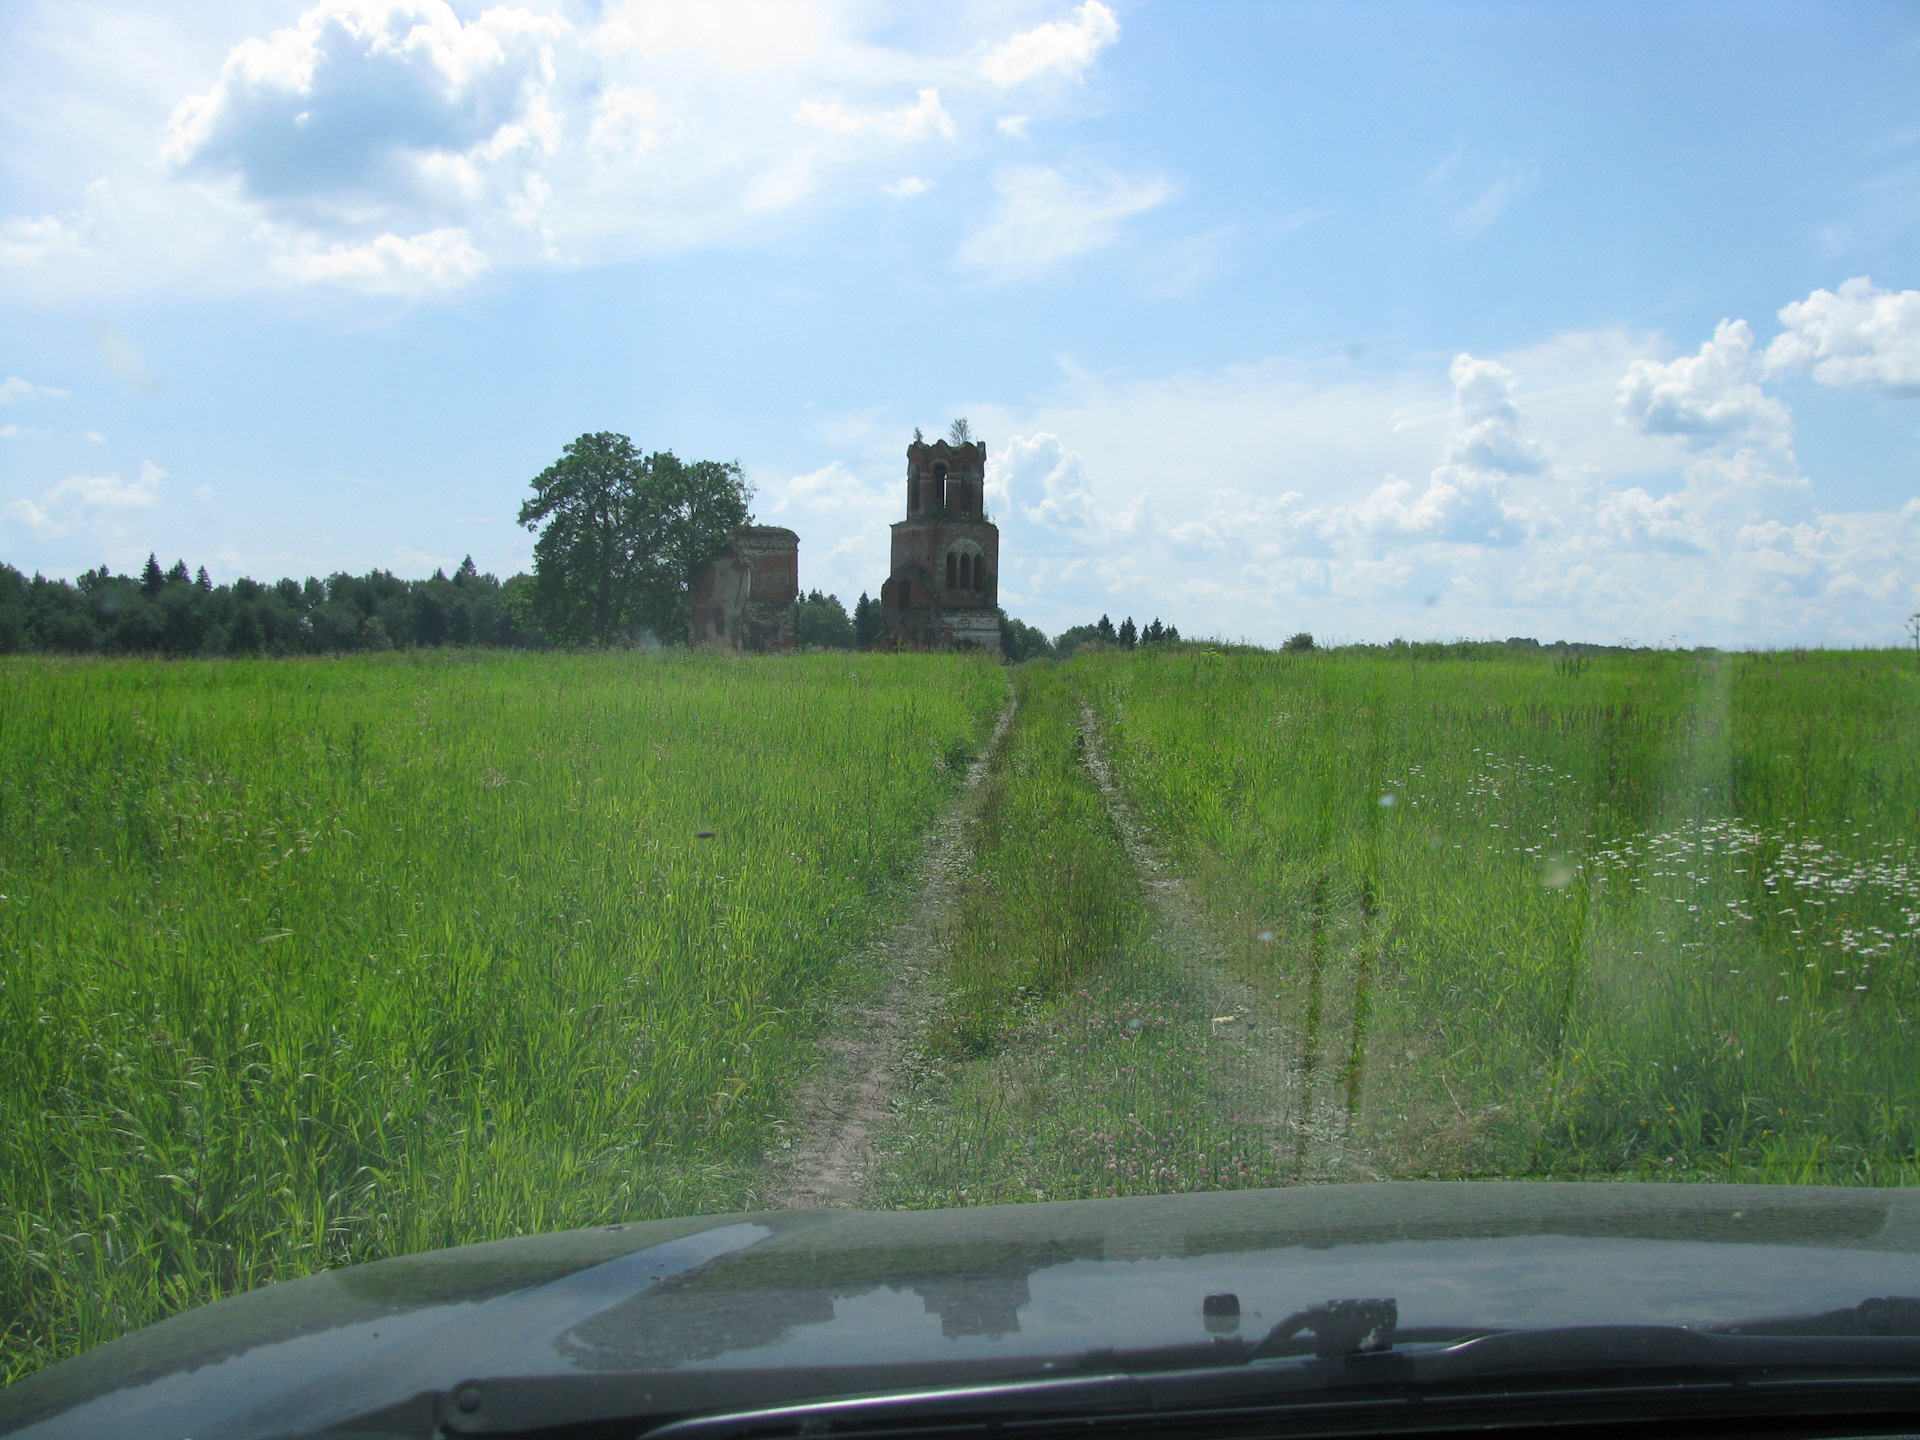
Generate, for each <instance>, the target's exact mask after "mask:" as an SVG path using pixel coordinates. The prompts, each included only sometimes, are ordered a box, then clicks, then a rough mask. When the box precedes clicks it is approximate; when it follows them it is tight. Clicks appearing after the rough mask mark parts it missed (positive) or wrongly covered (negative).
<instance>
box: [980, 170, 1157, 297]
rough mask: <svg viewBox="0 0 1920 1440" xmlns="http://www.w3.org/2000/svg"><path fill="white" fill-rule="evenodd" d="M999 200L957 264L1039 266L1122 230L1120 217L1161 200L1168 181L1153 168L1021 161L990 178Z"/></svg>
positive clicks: (1013, 270)
mask: <svg viewBox="0 0 1920 1440" xmlns="http://www.w3.org/2000/svg"><path fill="white" fill-rule="evenodd" d="M994 188H995V189H996V190H997V191H998V192H999V195H1000V203H999V205H998V206H997V207H996V209H995V210H994V213H993V214H992V216H990V217H989V218H988V220H987V222H986V224H984V225H983V226H981V227H980V228H979V229H978V230H976V231H974V233H973V234H972V235H970V236H968V237H967V239H966V242H965V243H964V244H963V245H962V246H961V247H960V259H961V261H962V263H963V264H966V265H968V266H971V267H972V268H974V269H978V270H984V271H989V272H992V273H995V274H999V275H1018V274H1025V273H1030V272H1033V271H1037V270H1043V269H1045V268H1047V267H1048V266H1051V265H1054V264H1057V263H1059V262H1060V261H1062V260H1068V259H1071V258H1073V257H1074V256H1076V255H1084V254H1087V253H1089V252H1090V251H1094V250H1099V249H1102V248H1104V247H1106V246H1108V245H1111V244H1112V243H1113V242H1114V241H1115V240H1117V239H1119V238H1120V234H1121V231H1122V229H1123V227H1124V224H1125V222H1126V221H1127V220H1128V219H1130V218H1131V217H1133V216H1135V215H1139V214H1141V213H1143V212H1144V211H1147V210H1151V209H1153V208H1154V207H1155V206H1157V205H1161V204H1164V203H1165V202H1166V201H1167V200H1168V198H1169V197H1171V196H1172V194H1173V186H1172V184H1171V183H1170V182H1169V181H1167V180H1166V179H1165V178H1163V177H1161V176H1156V175H1146V176H1139V177H1130V176H1125V175H1115V174H1110V173H1096V174H1083V175H1079V176H1068V175H1065V174H1062V173H1061V172H1060V171H1059V170H1056V169H1053V168H1052V167H1051V166H1046V165H1023V166H1019V167H1016V168H1014V169H1011V170H1008V171H1006V172H1004V173H1003V174H1002V175H1001V176H1000V177H999V179H998V180H997V181H996V182H995V185H994Z"/></svg>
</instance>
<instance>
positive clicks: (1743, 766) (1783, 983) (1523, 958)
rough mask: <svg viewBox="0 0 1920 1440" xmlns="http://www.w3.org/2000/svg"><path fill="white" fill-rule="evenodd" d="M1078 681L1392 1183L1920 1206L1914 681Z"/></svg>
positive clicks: (1167, 834) (1374, 672)
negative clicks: (1461, 1178) (1621, 1186)
mask: <svg viewBox="0 0 1920 1440" xmlns="http://www.w3.org/2000/svg"><path fill="white" fill-rule="evenodd" d="M1069 674H1070V676H1071V678H1072V680H1073V683H1075V684H1076V685H1079V686H1081V687H1082V688H1083V689H1084V690H1085V691H1086V692H1087V693H1088V694H1089V695H1091V696H1092V697H1094V699H1095V701H1096V703H1097V705H1098V708H1099V710H1100V713H1101V715H1102V719H1103V724H1104V726H1105V728H1106V730H1107V733H1108V734H1109V735H1110V737H1111V742H1112V747H1113V751H1114V756H1115V768H1116V771H1117V773H1118V775H1119V776H1120V778H1121V780H1122V782H1123V784H1124V786H1125V788H1126V790H1127V792H1128V793H1129V795H1130V796H1131V798H1132V801H1133V803H1134V805H1135V806H1136V807H1137V809H1138V810H1139V812H1140V813H1141V814H1142V816H1143V817H1144V818H1145V819H1146V821H1147V822H1148V823H1149V824H1150V826H1151V827H1152V829H1153V830H1154V832H1155V834H1156V836H1157V837H1158V839H1159V840H1160V841H1161V842H1163V843H1165V844H1167V845H1168V846H1170V847H1171V848H1172V850H1173V851H1174V853H1175V854H1176V855H1177V857H1178V859H1179V862H1180V864H1181V866H1182V868H1183V869H1184V870H1185V871H1186V872H1187V873H1188V874H1189V875H1190V876H1191V877H1192V878H1193V881H1194V883H1195V885H1196V886H1197V888H1198V891H1199V893H1200V894H1201V895H1202V896H1203V897H1204V900H1205V903H1206V905H1207V908H1208V913H1209V915H1210V917H1211V922H1212V925H1213V928H1214V929H1215V930H1216V931H1217V932H1218V933H1219V934H1220V935H1221V936H1223V937H1225V938H1226V940H1227V941H1228V942H1229V945H1230V948H1231V950H1232V952H1233V955H1234V962H1235V964H1236V966H1237V968H1238V970H1239V971H1240V973H1241V974H1243V975H1244V976H1246V977H1247V978H1248V979H1250V980H1251V981H1253V982H1254V983H1255V984H1256V985H1257V986H1259V987H1260V989H1261V990H1262V992H1263V994H1264V995H1265V996H1266V999H1267V1003H1268V1004H1269V1005H1270V1006H1271V1008H1272V1011H1273V1013H1274V1014H1275V1016H1276V1017H1277V1018H1278V1019H1279V1020H1280V1021H1281V1022H1282V1023H1283V1024H1285V1025H1287V1026H1288V1027H1290V1028H1291V1029H1292V1030H1293V1031H1294V1032H1295V1033H1296V1034H1297V1035H1298V1036H1300V1037H1301V1053H1300V1056H1299V1062H1298V1063H1299V1064H1300V1065H1301V1067H1302V1068H1303V1069H1304V1070H1305V1071H1306V1075H1305V1077H1304V1079H1305V1083H1306V1084H1308V1085H1309V1086H1311V1087H1316V1088H1318V1089H1319V1090H1320V1092H1321V1093H1322V1094H1325V1095H1329V1096H1331V1097H1332V1098H1334V1099H1335V1100H1337V1101H1338V1103H1339V1104H1340V1105H1342V1106H1343V1107H1344V1109H1345V1111H1346V1113H1347V1115H1348V1117H1349V1121H1350V1123H1351V1124H1352V1125H1353V1126H1354V1127H1355V1128H1356V1129H1357V1130H1359V1131H1362V1132H1365V1133H1367V1134H1369V1135H1371V1136H1372V1137H1373V1138H1374V1140H1375V1141H1376V1142H1377V1153H1378V1154H1379V1155H1380V1156H1382V1157H1385V1163H1388V1164H1390V1165H1391V1166H1393V1167H1394V1168H1395V1169H1396V1171H1397V1173H1402V1174H1409V1175H1421V1174H1435V1175H1484V1174H1512V1175H1581V1176H1601V1175H1618V1176H1622V1177H1630V1178H1653V1177H1659V1176H1684V1177H1687V1178H1725V1179H1755V1180H1791V1181H1809V1182H1812V1181H1818V1182H1823V1183H1848V1182H1853V1183H1874V1184H1900V1183H1914V1182H1915V1181H1916V1180H1920V1033H1917V1032H1916V1027H1915V1023H1914V1017H1915V1012H1916V1006H1917V1005H1920V944H1917V939H1916V937H1920V858H1917V857H1916V856H1915V853H1914V841H1915V838H1916V836H1917V835H1920V826H1917V823H1916V822H1917V821H1920V744H1916V735H1920V676H1916V674H1915V671H1914V667H1913V661H1912V659H1911V658H1910V657H1906V656H1903V655H1901V654H1899V653H1897V652H1867V653H1862V652H1847V653H1818V652H1812V653H1804V654H1803V653H1786V654H1752V655H1711V654H1697V655H1696V654H1688V653H1676V652H1666V653H1660V654H1651V655H1638V656H1622V657H1600V658H1590V659H1582V660H1573V659H1569V658H1566V657H1561V658H1558V659H1556V658H1555V657H1552V656H1529V655H1515V656H1512V657H1510V658H1504V657H1503V658H1497V659H1486V658H1482V659H1448V660H1441V661H1423V660H1420V659H1418V658H1414V657H1412V656H1410V655H1399V654H1394V653H1392V652H1386V653H1382V652H1380V651H1362V652H1344V653H1343V652H1335V653H1322V654H1310V655H1271V654H1236V653H1222V652H1214V651H1206V650H1203V649H1188V650H1183V651H1168V652H1158V653H1157V652H1153V651H1137V652H1134V653H1132V654H1127V655H1122V654H1107V655H1091V656H1087V657H1084V658H1079V659H1076V660H1075V661H1074V662H1073V664H1072V666H1071V667H1069Z"/></svg>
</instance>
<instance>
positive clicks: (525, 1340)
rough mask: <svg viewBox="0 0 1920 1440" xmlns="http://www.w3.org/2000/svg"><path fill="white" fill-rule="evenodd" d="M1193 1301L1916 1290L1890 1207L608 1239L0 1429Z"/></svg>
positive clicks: (1621, 1312)
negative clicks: (1219, 1297) (1227, 1296)
mask: <svg viewBox="0 0 1920 1440" xmlns="http://www.w3.org/2000/svg"><path fill="white" fill-rule="evenodd" d="M1222 1292H1231V1293H1233V1294H1234V1295H1237V1296H1238V1297H1239V1303H1240V1307H1241V1311H1242V1316H1241V1320H1240V1322H1239V1323H1240V1324H1241V1325H1242V1326H1244V1327H1245V1332H1246V1333H1248V1334H1250V1335H1258V1334H1260V1333H1263V1332H1264V1331H1265V1329H1266V1328H1267V1327H1268V1326H1271V1325H1272V1324H1273V1323H1274V1322H1275V1321H1276V1320H1278V1319H1279V1318H1280V1317H1282V1316H1284V1315H1286V1314H1288V1313H1289V1312H1292V1311H1296V1310H1299V1309H1301V1308H1302V1307H1304V1306H1310V1305H1314V1304H1317V1303H1320V1302H1323V1301H1327V1300H1331V1299H1340V1298H1350V1297H1361V1296H1391V1297H1394V1298H1395V1299H1397V1301H1398V1303H1399V1314H1400V1323H1401V1324H1402V1325H1403V1326H1409V1327H1420V1326H1432V1327H1447V1326H1480V1327H1487V1328H1525V1329H1533V1328H1542V1327H1559V1326H1569V1325H1594V1324H1662V1325H1686V1326H1695V1327H1701V1326H1716V1325H1727V1324H1731V1323H1735V1322H1739V1321H1742V1320H1745V1319H1750V1318H1753V1317H1763V1316H1768V1315H1780V1314H1800V1313H1808V1312H1817V1311H1824V1310H1833V1309H1838V1308H1842V1307H1848V1306H1853V1305H1857V1304H1859V1303H1860V1302H1861V1301H1863V1300H1865V1299H1867V1298H1868V1297H1872V1296H1882V1295H1889V1294H1896V1295H1909V1296H1911V1295H1920V1190H1864V1189H1844V1190H1843V1189H1821V1188H1813V1187H1787V1186H1777V1187H1775V1186H1767V1187H1761V1186H1712V1185H1630V1184H1545V1183H1540V1184H1533V1183H1519V1184H1509V1183H1486V1182H1478V1183H1476V1182H1466V1183H1413V1184H1370V1185H1334V1186H1321V1187H1310V1188H1299V1189H1289V1190H1257V1191H1238V1192H1229V1193H1220V1194H1207V1195H1169V1196H1151V1197H1139V1198H1131V1199H1117V1200H1090V1201H1071V1202H1063V1203H1055V1204H1044V1205H1006V1206H993V1207H981V1208H975V1209H967V1210H936V1211H913V1212H889V1213H872V1212H863V1211H851V1210H838V1211H776V1212H770V1213H764V1214H756V1215H732V1216H710V1217H704V1218H694V1219H679V1220H661V1221H652V1222H648V1223H645V1224H634V1225H625V1226H619V1225H615V1226H608V1227H606V1228H603V1229H596V1230H576V1231H569V1232H566V1233H562V1234H557V1235H543V1236H532V1237H527V1238H524V1239H515V1240H501V1241H494V1242H492V1243H489V1244H482V1245H469V1246H463V1247H460V1248H458V1249H453V1250H442V1251H436V1252H433V1253H430V1254H424V1255H412V1256H406V1257H404V1258H401V1259H395V1260H386V1261H381V1262H379V1263H376V1264H370V1265H361V1266H356V1267H353V1268H350V1269H345V1270H337V1271H333V1272H330V1273H328V1274H324V1275H316V1276H312V1277H310V1278H307V1279H304V1280H295V1281H290V1282H287V1283H285V1284H280V1285H272V1286H268V1287H265V1288H263V1289H261V1290H257V1291H254V1292H252V1293H250V1294H247V1295H242V1296H238V1297H236V1298H234V1299H231V1300H226V1301H222V1302H220V1303H219V1304H216V1305H209V1306H206V1307H204V1308H202V1309H199V1310H195V1311H192V1312H189V1313H187V1314H183V1315H180V1316H176V1317H175V1318H173V1319H171V1320H167V1321H164V1322H163V1323H161V1324H158V1325H154V1326H150V1327H149V1328H147V1329H145V1330H142V1331H139V1332H137V1333H135V1334H133V1335H129V1336H127V1337H125V1338H124V1339H121V1340H117V1341H114V1342H112V1343H111V1344H107V1345H102V1346H100V1347H98V1348H97V1349H95V1350H92V1351H89V1352H88V1353H87V1354H85V1355H82V1356H80V1357H78V1358H77V1359H74V1360H70V1361H68V1362H66V1363H65V1364H63V1365H59V1366H56V1367H54V1368H52V1369H50V1370H47V1371H44V1372H42V1373H40V1374H38V1375H35V1376H32V1377H30V1378H28V1379H26V1380H24V1381H22V1382H20V1383H19V1384H17V1385H14V1386H12V1387H11V1388H9V1389H7V1390H6V1391H4V1392H0V1433H21V1434H28V1435H34V1436H67V1435H75V1436H79V1435H106V1434H112V1435H118V1436H125V1437H130V1440H132V1437H142V1436H156V1437H157V1436H185V1435H194V1436H198V1437H202V1440H213V1437H219V1436H257V1435H277V1434H286V1433H292V1432H301V1431H310V1430H315V1429H320V1428H324V1427H327V1426H337V1425H343V1424H347V1423H349V1422H352V1421H354V1420H355V1419H356V1418H359V1417H366V1416H368V1415H370V1414H371V1415H375V1416H378V1415H380V1414H383V1413H384V1414H385V1415H386V1416H387V1420H386V1421H385V1422H382V1423H385V1424H387V1425H389V1426H390V1427H391V1428H393V1429H395V1430H397V1431H402V1432H404V1431H405V1430H406V1429H408V1428H409V1424H410V1422H408V1421H407V1419H406V1417H407V1416H409V1415H416V1416H418V1417H419V1418H421V1419H422V1421H423V1424H430V1423H431V1420H430V1417H431V1415H432V1413H433V1406H434V1405H436V1404H438V1405H440V1406H441V1407H442V1408H443V1409H444V1406H445V1404H446V1400H447V1397H448V1396H450V1395H453V1394H455V1393H457V1392H459V1391H460V1390H461V1388H462V1386H463V1385H464V1383H465V1382H468V1381H473V1380H479V1381H488V1380H495V1379H498V1378H501V1377H527V1376H554V1377H571V1378H572V1379H574V1380H576V1381H580V1380H581V1379H582V1377H605V1378H606V1379H607V1380H609V1381H617V1382H620V1383H624V1384H626V1385H628V1386H629V1387H630V1388H631V1387H632V1386H634V1385H642V1386H644V1387H646V1388H645V1389H644V1390H642V1391H634V1392H633V1393H636V1394H640V1393H644V1394H646V1395H648V1396H652V1395H653V1394H654V1392H655V1391H659V1392H661V1395H662V1396H663V1397H664V1396H665V1395H666V1394H667V1392H671V1401H670V1403H669V1404H668V1408H669V1409H672V1410H674V1411H677V1412H679V1413H687V1412H697V1411H700V1410H707V1409H715V1408H720V1407H732V1406H737V1405H740V1404H744V1403H756V1402H771V1401H775V1400H787V1399H794V1398H800V1397H803V1396H806V1395H813V1394H823V1393H836V1392H844V1391H846V1390H849V1389H854V1388H865V1389H873V1388H883V1387H884V1386H885V1385H887V1384H888V1383H891V1382H892V1381H893V1380H895V1379H899V1380H900V1381H902V1383H907V1381H908V1380H909V1377H910V1378H911V1382H912V1383H926V1382H927V1381H928V1380H929V1378H933V1379H938V1378H941V1377H955V1378H958V1377H966V1378H972V1377H980V1376H994V1377H1006V1376H1019V1375H1042V1374H1045V1373H1048V1372H1049V1371H1052V1370H1054V1369H1055V1368H1056V1367H1058V1366H1061V1365H1062V1364H1067V1363H1072V1362H1073V1361H1074V1360H1075V1359H1076V1358H1077V1357H1084V1356H1086V1355H1087V1354H1088V1352H1092V1351H1102V1350H1107V1349H1118V1350H1122V1351H1126V1350H1131V1349H1137V1348H1147V1347H1154V1346H1168V1345H1178V1344H1188V1343H1205V1342H1206V1340H1207V1336H1208V1334H1209V1325H1208V1323H1207V1321H1206V1320H1204V1319H1203V1317H1202V1313H1201V1305H1202V1301H1203V1299H1204V1297H1206V1296H1207V1295H1210V1294H1219V1293H1222ZM1226 1325H1227V1322H1224V1321H1222V1320H1221V1319H1219V1318H1215V1319H1213V1321H1212V1323H1211V1332H1212V1333H1214V1334H1219V1333H1221V1331H1222V1329H1223V1328H1225V1327H1226ZM583 1383H584V1382H583ZM467 1394H468V1397H469V1398H472V1399H475V1401H476V1407H477V1396H478V1394H479V1391H478V1389H474V1390H471V1391H468V1392H467ZM660 1403H666V1402H665V1401H664V1400H663V1401H662V1402H660ZM409 1407H411V1409H410V1408H409ZM475 1419H476V1422H477V1420H478V1417H477V1416H476V1417H475ZM463 1428H465V1427H463ZM476 1428H484V1427H478V1426H477V1425H476Z"/></svg>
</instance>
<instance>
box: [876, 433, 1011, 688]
mask: <svg viewBox="0 0 1920 1440" xmlns="http://www.w3.org/2000/svg"><path fill="white" fill-rule="evenodd" d="M986 484H987V447H986V443H985V442H984V441H979V440H973V441H963V442H960V443H958V444H955V443H952V442H950V441H946V440H936V441H934V442H933V443H932V444H928V443H927V442H926V441H924V440H921V439H919V438H917V437H916V438H915V440H914V442H913V444H911V445H909V446H908V447H907V518H906V519H904V520H897V521H895V522H894V525H893V564H892V567H891V573H890V574H889V575H888V576H887V583H886V584H885V585H883V586H881V587H880V614H881V620H882V624H883V625H884V627H885V628H884V630H883V631H882V638H881V643H882V644H884V645H886V646H888V647H890V648H892V649H896V650H952V649H958V648H963V647H964V648H978V649H981V650H985V651H988V652H989V653H991V654H994V655H998V654H999V653H1000V598H999V596H1000V527H999V526H997V525H995V524H994V523H993V522H992V521H991V520H989V519H987V513H986Z"/></svg>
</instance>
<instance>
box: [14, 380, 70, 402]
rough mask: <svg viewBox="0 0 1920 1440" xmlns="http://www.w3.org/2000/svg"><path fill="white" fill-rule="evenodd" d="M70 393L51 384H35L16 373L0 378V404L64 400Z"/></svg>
mask: <svg viewBox="0 0 1920 1440" xmlns="http://www.w3.org/2000/svg"><path fill="white" fill-rule="evenodd" d="M71 393H72V392H71V391H67V390H60V389H57V388H55V387H54V386H52V385H36V384H34V383H33V382H32V381H31V380H22V379H21V378H20V377H19V376H18V375H9V376H8V377H7V378H6V379H4V380H0V405H18V404H19V403H20V402H21V401H23V400H64V399H66V398H67V396H68V395H69V394H71Z"/></svg>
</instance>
